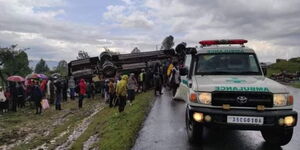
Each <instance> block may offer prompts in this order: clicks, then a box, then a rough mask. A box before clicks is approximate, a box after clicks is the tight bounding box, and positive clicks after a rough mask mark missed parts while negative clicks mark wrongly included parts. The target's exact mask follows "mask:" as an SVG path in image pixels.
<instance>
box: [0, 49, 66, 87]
mask: <svg viewBox="0 0 300 150" xmlns="http://www.w3.org/2000/svg"><path fill="white" fill-rule="evenodd" d="M26 50H28V49H22V48H18V47H17V45H11V46H10V47H0V85H2V86H3V85H6V78H7V77H9V76H12V75H19V76H22V77H26V76H27V75H28V74H30V73H32V72H36V73H43V74H46V75H51V74H53V73H60V74H62V75H67V70H68V64H67V62H66V61H65V60H61V61H59V63H58V65H57V67H55V68H52V69H50V68H49V67H48V65H47V63H46V61H45V60H43V59H41V60H40V61H39V62H38V63H37V64H36V66H35V68H34V69H33V68H30V66H29V62H30V61H29V59H28V54H27V53H26Z"/></svg>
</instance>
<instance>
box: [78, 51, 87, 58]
mask: <svg viewBox="0 0 300 150" xmlns="http://www.w3.org/2000/svg"><path fill="white" fill-rule="evenodd" d="M89 57H90V56H89V54H88V53H87V52H86V51H79V52H78V57H77V59H85V58H89Z"/></svg>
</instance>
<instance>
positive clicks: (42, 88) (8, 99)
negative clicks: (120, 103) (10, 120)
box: [0, 76, 96, 114]
mask: <svg viewBox="0 0 300 150" xmlns="http://www.w3.org/2000/svg"><path fill="white" fill-rule="evenodd" d="M76 89H78V91H76ZM95 89H96V88H95V84H94V83H93V82H86V81H85V80H84V79H81V80H80V82H78V83H76V81H75V80H74V78H73V77H72V76H71V77H70V78H69V79H66V78H63V77H61V78H50V79H49V80H48V79H47V80H41V79H29V80H28V81H27V84H26V85H25V82H8V86H7V87H6V88H2V87H0V112H2V113H4V112H8V111H13V112H17V109H18V108H23V107H25V104H29V105H30V106H34V107H35V109H36V114H41V113H42V110H43V103H47V105H49V104H53V105H55V109H56V110H62V106H61V104H62V101H67V100H68V97H70V99H71V100H75V96H76V95H78V97H79V101H78V107H79V108H82V101H83V98H84V96H85V95H87V97H88V98H92V99H94V96H95ZM68 95H69V96H68ZM43 100H45V101H43ZM44 109H45V108H44Z"/></svg>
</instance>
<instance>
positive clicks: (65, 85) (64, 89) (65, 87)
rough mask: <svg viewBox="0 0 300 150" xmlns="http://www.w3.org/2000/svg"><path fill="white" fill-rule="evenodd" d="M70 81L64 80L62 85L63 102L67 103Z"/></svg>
mask: <svg viewBox="0 0 300 150" xmlns="http://www.w3.org/2000/svg"><path fill="white" fill-rule="evenodd" d="M67 82H68V80H67V79H64V80H63V81H62V82H61V84H62V96H63V100H64V101H67V100H68V83H67Z"/></svg>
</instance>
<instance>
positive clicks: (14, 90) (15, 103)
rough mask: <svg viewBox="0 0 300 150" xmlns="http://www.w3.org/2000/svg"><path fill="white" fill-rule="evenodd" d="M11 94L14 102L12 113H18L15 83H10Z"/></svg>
mask: <svg viewBox="0 0 300 150" xmlns="http://www.w3.org/2000/svg"><path fill="white" fill-rule="evenodd" d="M9 92H10V95H11V100H12V111H14V112H17V102H18V91H17V87H16V83H15V82H10V84H9Z"/></svg>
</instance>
